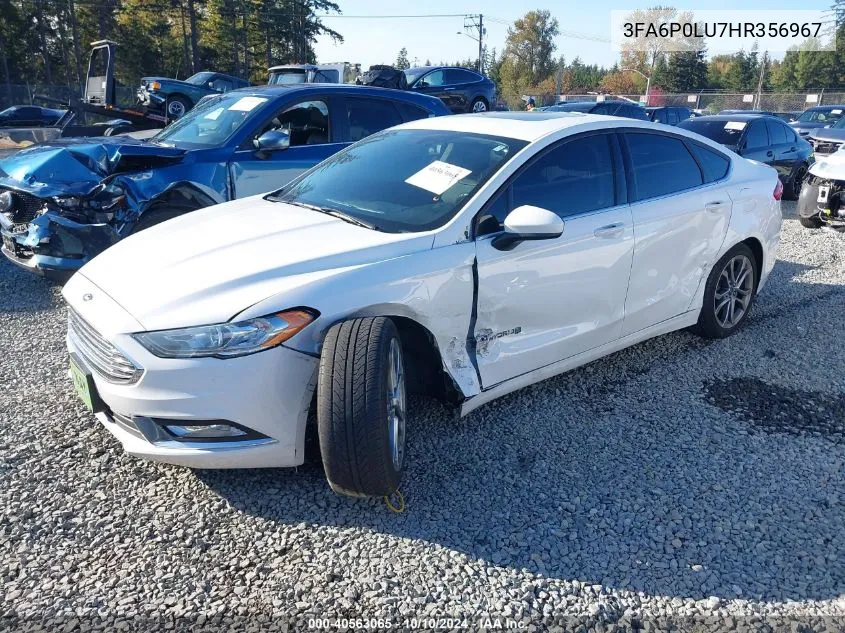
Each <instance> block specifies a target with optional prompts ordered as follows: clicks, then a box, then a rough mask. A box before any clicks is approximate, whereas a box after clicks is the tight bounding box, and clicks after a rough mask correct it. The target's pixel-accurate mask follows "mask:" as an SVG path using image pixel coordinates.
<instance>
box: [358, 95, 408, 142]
mask: <svg viewBox="0 0 845 633" xmlns="http://www.w3.org/2000/svg"><path fill="white" fill-rule="evenodd" d="M346 116H347V119H348V121H349V140H350V141H352V142H353V143H354V142H355V141H360V140H361V139H362V138H365V137H367V136H369V135H370V134H375V133H376V132H381V131H382V130H384V129H386V128H389V127H393V126H394V125H399V124H400V123H402V119H401V118H400V117H399V113H398V112H397V111H396V108H395V107H393V104H392V103H390V102H389V101H383V100H381V99H356V98H354V97H349V98H347V99H346Z"/></svg>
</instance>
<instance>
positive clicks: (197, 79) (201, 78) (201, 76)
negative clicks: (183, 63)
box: [185, 72, 214, 86]
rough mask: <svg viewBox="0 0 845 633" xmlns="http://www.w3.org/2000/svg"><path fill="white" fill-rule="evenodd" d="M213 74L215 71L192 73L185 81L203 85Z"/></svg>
mask: <svg viewBox="0 0 845 633" xmlns="http://www.w3.org/2000/svg"><path fill="white" fill-rule="evenodd" d="M213 76H214V73H209V72H202V73H197V74H196V75H191V76H190V77H188V78H187V79H186V80H185V83H186V84H194V85H195V86H202V85H204V84H205V83H206V82H208V81H209V80H210V79H211V78H212V77H213Z"/></svg>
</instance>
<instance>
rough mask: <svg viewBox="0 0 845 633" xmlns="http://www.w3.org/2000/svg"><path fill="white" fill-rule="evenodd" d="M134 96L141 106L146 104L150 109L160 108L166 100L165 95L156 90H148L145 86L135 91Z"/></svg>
mask: <svg viewBox="0 0 845 633" xmlns="http://www.w3.org/2000/svg"><path fill="white" fill-rule="evenodd" d="M136 97H137V98H138V103H139V104H140V105H142V106H146V107H148V108H152V109H160V108H163V107H164V102H165V101H167V97H165V96H164V95H162V94H159V93H157V92H150V91H149V90H147V89H146V88H141V89H139V90H138V92H137V93H136Z"/></svg>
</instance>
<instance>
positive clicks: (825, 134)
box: [810, 127, 845, 141]
mask: <svg viewBox="0 0 845 633" xmlns="http://www.w3.org/2000/svg"><path fill="white" fill-rule="evenodd" d="M810 138H814V139H818V140H820V141H845V128H835V127H823V128H819V129H817V130H813V131H812V132H810Z"/></svg>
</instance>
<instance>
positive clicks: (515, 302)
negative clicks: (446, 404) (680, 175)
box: [473, 133, 634, 389]
mask: <svg viewBox="0 0 845 633" xmlns="http://www.w3.org/2000/svg"><path fill="white" fill-rule="evenodd" d="M621 164H622V163H621V155H620V153H619V150H618V146H617V144H616V140H615V137H614V135H612V134H604V133H597V134H589V135H584V136H580V137H576V138H573V139H570V140H567V141H564V142H562V143H561V144H559V145H557V146H555V147H553V148H552V149H550V150H548V151H547V152H545V153H544V154H542V155H541V156H539V157H538V158H537V159H535V160H534V161H533V162H532V163H530V164H529V165H527V166H526V167H525V168H523V169H522V170H521V171H520V172H519V173H518V174H517V175H516V176H515V178H514V179H512V180H511V182H510V184H509V185H508V186H506V187H505V188H504V189H503V190H501V191H500V192H499V193H498V195H497V197H496V198H495V199H494V200H493V201H492V202H491V203H490V204H489V205H488V206H487V207H486V208H485V210H483V211H482V214H481V217H480V219H479V223H478V226H479V233H480V235H479V237H478V238H477V240H476V256H477V262H478V306H477V318H476V324H475V331H474V333H473V336H474V338H475V345H476V360H477V364H478V370H479V373H480V375H481V382H482V386H483V388H485V389H487V388H489V387H491V386H493V385H495V384H497V383H500V382H502V381H504V380H508V379H509V378H513V377H515V376H519V375H520V374H524V373H526V372H530V371H532V370H534V369H538V368H539V367H543V366H545V365H549V364H552V363H555V362H557V361H559V360H562V359H565V358H568V357H570V356H573V355H575V354H579V353H581V352H585V351H587V350H589V349H592V348H594V347H598V346H600V345H603V344H605V343H609V342H611V341H614V340H616V339H618V338H619V336H620V334H621V329H622V321H623V317H624V305H625V293H626V290H627V287H628V276H629V274H630V272H631V260H632V256H633V247H634V233H633V225H632V220H631V211H630V208H629V207H628V205H627V204H626V203H625V189H624V181H623V179H622V174H621V173H620V170H621ZM521 205H533V206H538V207H542V208H545V209H548V210H550V211H553V212H555V213H557V214H558V215H560V216H561V218H563V221H564V229H563V234H562V235H561V236H560V237H558V238H556V239H549V240H540V241H527V242H523V243H521V244H519V245H517V246H516V247H515V248H514V249H513V250H510V251H499V250H497V249H496V248H495V247H494V246H493V245H492V237H493V235H495V234H496V232H498V231H499V230H500V228H501V222H502V221H503V220H504V218H505V216H506V215H507V213H508V212H509V211H511V210H512V209H515V208H516V207H519V206H521ZM497 222H498V223H497ZM484 233H486V234H484Z"/></svg>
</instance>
